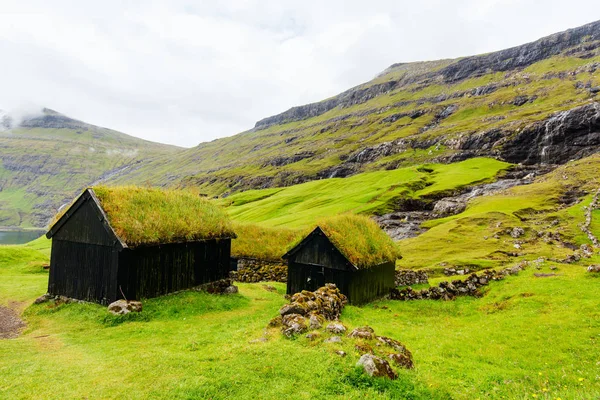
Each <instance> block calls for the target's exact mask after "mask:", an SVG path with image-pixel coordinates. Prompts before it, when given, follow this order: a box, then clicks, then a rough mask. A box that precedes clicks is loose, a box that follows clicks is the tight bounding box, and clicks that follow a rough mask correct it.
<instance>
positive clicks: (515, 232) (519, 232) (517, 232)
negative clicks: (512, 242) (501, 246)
mask: <svg viewBox="0 0 600 400" xmlns="http://www.w3.org/2000/svg"><path fill="white" fill-rule="evenodd" d="M524 234H525V229H523V228H521V227H520V226H516V227H514V228H512V230H511V231H510V236H511V237H512V238H514V239H518V238H520V237H521V236H523V235H524Z"/></svg>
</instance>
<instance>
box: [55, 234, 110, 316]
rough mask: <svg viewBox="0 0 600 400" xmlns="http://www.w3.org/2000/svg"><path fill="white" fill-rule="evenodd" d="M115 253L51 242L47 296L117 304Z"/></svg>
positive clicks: (82, 245) (102, 247) (78, 245)
mask: <svg viewBox="0 0 600 400" xmlns="http://www.w3.org/2000/svg"><path fill="white" fill-rule="evenodd" d="M117 263H118V250H116V249H115V248H114V247H112V246H101V245H95V244H85V243H77V242H71V241H66V240H59V239H57V238H54V239H53V240H52V255H51V258H50V277H49V280H48V293H50V294H52V295H62V296H67V297H71V298H74V299H80V300H86V301H92V302H96V303H101V304H108V303H110V302H113V301H115V300H116V297H117V288H116V278H117V274H116V271H117Z"/></svg>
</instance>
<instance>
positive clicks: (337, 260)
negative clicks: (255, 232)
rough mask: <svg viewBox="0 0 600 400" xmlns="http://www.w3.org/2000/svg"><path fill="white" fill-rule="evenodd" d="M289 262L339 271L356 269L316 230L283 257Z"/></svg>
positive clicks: (318, 229) (320, 231) (323, 234)
mask: <svg viewBox="0 0 600 400" xmlns="http://www.w3.org/2000/svg"><path fill="white" fill-rule="evenodd" d="M284 257H285V258H287V259H288V260H289V262H295V263H300V264H307V265H321V266H324V267H328V268H333V269H339V270H355V269H356V268H355V267H354V266H353V265H352V263H350V261H348V260H347V259H346V257H344V256H343V255H342V253H341V252H340V251H339V250H338V249H337V248H336V247H335V245H334V244H333V243H331V241H330V240H329V238H327V236H326V235H325V233H324V232H323V231H322V230H321V229H320V228H316V229H315V230H314V231H312V232H311V233H310V234H309V235H308V236H307V237H306V238H304V240H302V242H300V244H298V246H296V247H294V248H293V249H292V250H290V251H289V252H288V253H287V254H286V255H285V256H284Z"/></svg>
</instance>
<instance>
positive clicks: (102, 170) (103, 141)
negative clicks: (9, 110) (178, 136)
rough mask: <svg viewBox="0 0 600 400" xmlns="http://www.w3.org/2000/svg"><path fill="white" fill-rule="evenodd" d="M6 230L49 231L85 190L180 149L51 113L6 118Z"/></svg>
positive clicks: (0, 222)
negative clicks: (47, 227)
mask: <svg viewBox="0 0 600 400" xmlns="http://www.w3.org/2000/svg"><path fill="white" fill-rule="evenodd" d="M2 127H3V130H1V131H0V226H21V227H31V226H36V227H41V226H45V225H46V223H47V222H48V220H49V219H50V218H51V217H52V215H53V214H54V213H55V212H56V210H57V209H58V208H59V207H60V206H61V205H62V204H64V203H66V202H68V201H70V200H71V199H72V198H73V197H74V196H75V195H76V194H77V192H79V191H80V190H81V189H82V188H84V187H85V186H88V185H91V184H92V183H94V182H97V181H101V180H105V179H107V178H108V177H111V176H115V175H119V174H123V173H124V172H126V171H127V169H128V168H131V167H133V166H135V165H136V164H138V163H140V162H142V160H148V159H152V158H155V157H157V156H159V155H166V154H173V153H174V152H176V151H178V150H179V149H178V148H177V147H174V146H168V145H162V144H158V143H153V142H148V141H145V140H141V139H137V138H134V137H132V136H129V135H125V134H123V133H120V132H116V131H113V130H110V129H106V128H101V127H97V126H94V125H90V124H86V123H84V122H81V121H77V120H74V119H71V118H69V117H66V116H64V115H62V114H59V113H57V112H55V111H52V110H48V109H45V110H43V112H42V113H40V114H39V115H36V116H31V117H27V118H25V119H24V120H23V121H21V122H17V121H14V122H13V121H11V119H10V117H9V116H5V117H4V118H2Z"/></svg>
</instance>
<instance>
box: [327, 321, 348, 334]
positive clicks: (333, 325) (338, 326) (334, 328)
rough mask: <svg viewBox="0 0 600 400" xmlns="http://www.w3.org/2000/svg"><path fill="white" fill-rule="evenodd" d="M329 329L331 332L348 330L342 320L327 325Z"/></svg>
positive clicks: (337, 332)
mask: <svg viewBox="0 0 600 400" xmlns="http://www.w3.org/2000/svg"><path fill="white" fill-rule="evenodd" d="M327 330H328V331H329V332H331V333H336V334H340V333H344V332H346V327H345V326H344V324H342V323H341V322H332V323H331V324H329V325H327Z"/></svg>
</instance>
